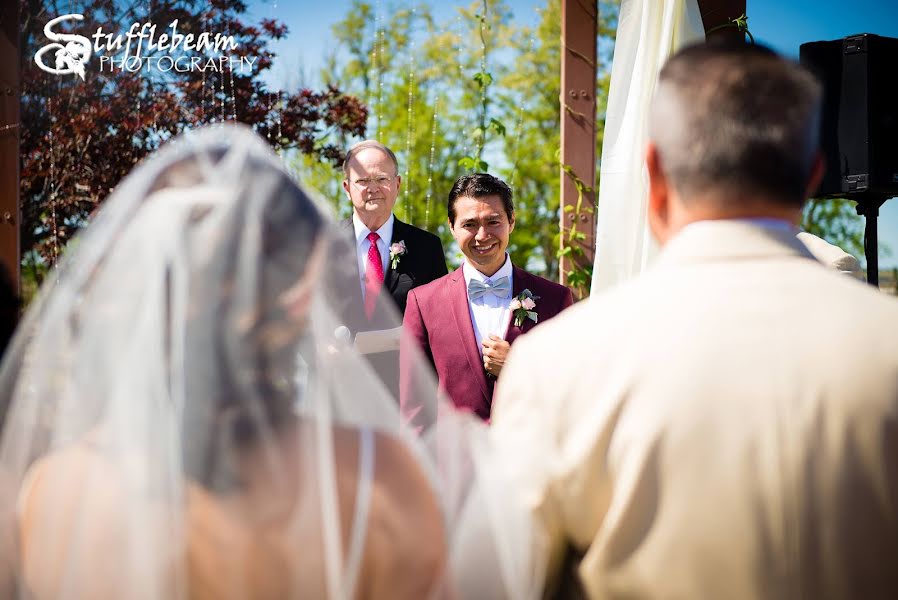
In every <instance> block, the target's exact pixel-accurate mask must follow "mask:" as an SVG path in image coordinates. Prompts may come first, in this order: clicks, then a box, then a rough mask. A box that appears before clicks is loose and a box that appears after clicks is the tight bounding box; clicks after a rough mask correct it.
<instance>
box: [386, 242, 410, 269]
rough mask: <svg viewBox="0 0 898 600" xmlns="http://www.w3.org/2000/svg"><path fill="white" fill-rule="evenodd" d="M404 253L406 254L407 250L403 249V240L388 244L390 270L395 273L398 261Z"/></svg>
mask: <svg viewBox="0 0 898 600" xmlns="http://www.w3.org/2000/svg"><path fill="white" fill-rule="evenodd" d="M406 252H408V250H407V249H406V247H405V240H399V241H398V242H395V243H393V244H390V268H392V269H393V270H394V271H395V270H396V266H397V265H398V264H399V259H400V258H401V257H402V255H404V254H405V253H406Z"/></svg>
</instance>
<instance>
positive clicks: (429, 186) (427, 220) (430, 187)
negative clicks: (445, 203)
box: [424, 96, 440, 231]
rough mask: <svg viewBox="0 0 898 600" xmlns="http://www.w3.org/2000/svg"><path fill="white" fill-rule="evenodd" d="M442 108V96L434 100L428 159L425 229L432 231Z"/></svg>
mask: <svg viewBox="0 0 898 600" xmlns="http://www.w3.org/2000/svg"><path fill="white" fill-rule="evenodd" d="M439 110H440V97H439V96H437V97H436V98H435V99H434V102H433V118H432V119H431V121H430V159H429V160H428V161H427V198H426V201H425V203H424V206H425V208H424V229H426V230H428V231H430V201H431V198H432V197H433V157H434V154H435V150H436V139H437V112H439Z"/></svg>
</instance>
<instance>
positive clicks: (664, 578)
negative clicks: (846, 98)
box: [490, 45, 898, 600]
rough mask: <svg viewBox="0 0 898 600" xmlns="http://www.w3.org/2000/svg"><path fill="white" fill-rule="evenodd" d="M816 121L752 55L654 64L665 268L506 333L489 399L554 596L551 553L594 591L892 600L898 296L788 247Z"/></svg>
mask: <svg viewBox="0 0 898 600" xmlns="http://www.w3.org/2000/svg"><path fill="white" fill-rule="evenodd" d="M819 109H820V90H819V86H818V85H817V84H816V83H815V82H814V80H813V79H812V78H811V76H810V75H809V74H808V73H807V72H805V71H804V70H803V69H801V68H800V67H799V66H798V65H796V64H793V63H791V62H788V61H786V60H783V59H781V58H779V57H777V56H776V55H774V54H773V53H771V52H769V51H768V50H766V49H763V48H760V47H754V46H747V45H746V46H739V47H728V48H726V47H721V46H716V47H715V46H711V45H700V46H693V47H690V48H687V49H685V50H683V51H682V52H680V53H679V54H677V55H676V56H674V57H673V58H672V59H671V60H670V61H669V62H668V64H667V65H666V66H665V68H664V70H663V71H662V73H661V76H660V80H659V84H658V88H657V92H656V97H655V99H654V102H653V105H652V109H651V116H650V143H649V145H648V149H647V160H646V162H647V166H648V173H649V178H650V192H649V194H650V197H649V221H650V225H651V228H652V231H653V233H654V235H655V236H656V237H657V239H658V240H659V242H660V243H661V244H662V246H663V249H662V252H661V255H660V256H659V259H658V261H657V263H656V264H655V266H654V267H653V268H652V269H651V270H650V271H648V272H647V273H646V274H644V275H643V276H641V277H639V278H637V279H636V280H634V281H632V282H629V283H627V284H625V285H622V286H620V287H618V288H617V289H614V290H611V291H610V292H608V293H606V294H603V295H602V296H600V297H596V298H594V299H592V300H591V301H590V302H587V303H582V304H580V305H579V306H576V307H574V308H572V309H570V310H568V311H566V312H565V313H564V314H562V315H560V316H559V317H558V318H556V319H555V320H554V321H553V322H551V323H547V324H546V325H545V326H544V327H541V328H539V329H538V330H536V331H534V332H533V333H532V334H531V335H529V336H527V337H526V338H524V339H522V340H520V341H519V342H518V344H517V345H515V347H514V348H513V349H512V351H511V353H510V356H509V361H508V363H507V365H506V366H505V372H504V373H503V378H502V381H501V382H500V384H499V386H498V390H497V398H496V401H495V404H494V411H493V421H492V422H493V426H492V431H491V432H490V435H491V436H492V440H493V442H494V443H495V446H496V448H497V451H498V452H499V453H500V455H501V456H502V457H503V460H504V464H505V465H508V469H507V471H508V472H509V473H510V474H511V475H513V476H514V477H515V478H516V479H517V480H518V482H519V483H520V484H521V485H522V486H524V490H523V499H524V500H525V501H526V503H527V504H528V505H529V507H530V509H531V510H532V515H533V518H534V522H535V523H536V524H537V525H539V526H540V528H541V529H542V530H543V531H544V533H545V534H546V542H547V544H546V545H545V547H543V546H540V550H539V551H538V556H537V558H538V559H539V560H540V562H542V563H543V564H545V565H548V567H549V571H548V573H549V581H548V584H547V586H548V587H549V588H550V589H551V588H552V586H553V585H554V586H557V585H558V582H559V580H560V579H562V578H561V577H560V576H559V575H560V573H562V572H563V570H562V569H561V565H562V562H563V559H565V558H567V559H568V564H571V563H573V564H574V565H575V566H576V573H577V574H578V575H579V577H578V578H575V579H578V581H577V583H578V584H579V585H581V586H582V589H583V591H585V592H586V595H588V596H589V597H591V598H686V599H690V600H693V599H704V598H711V599H723V598H725V599H728V600H730V599H734V598H736V599H738V598H790V599H791V598H813V599H819V598H865V599H869V598H896V597H898V334H896V331H898V303H896V302H895V300H894V299H892V298H889V297H886V296H883V295H880V294H879V293H877V292H876V291H874V290H872V289H870V288H868V287H867V286H865V285H863V284H861V283H859V282H857V281H853V280H851V279H850V278H847V277H844V276H841V275H839V274H838V273H835V272H833V271H832V270H830V269H827V268H825V267H824V266H822V265H821V264H819V263H818V262H817V261H815V260H814V259H813V257H812V256H811V254H810V253H809V252H808V250H807V249H806V248H805V247H804V246H803V245H802V243H801V242H800V241H798V240H797V239H796V231H797V230H796V228H795V227H796V225H797V223H798V221H799V216H800V212H801V207H802V203H803V201H804V199H805V198H806V197H807V195H808V192H809V191H813V189H814V188H815V186H816V183H817V181H818V178H819V176H820V174H821V170H822V167H821V161H820V159H819V158H818V157H819V155H818V153H817V147H818V138H817V128H816V124H817V119H818V116H819ZM571 559H573V560H571Z"/></svg>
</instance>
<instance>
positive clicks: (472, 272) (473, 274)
mask: <svg viewBox="0 0 898 600" xmlns="http://www.w3.org/2000/svg"><path fill="white" fill-rule="evenodd" d="M462 274H463V275H464V276H465V286H467V285H468V284H469V283H471V279H477V280H479V281H490V282H493V281H496V280H497V279H501V278H502V277H508V281H509V283H510V282H511V274H512V269H511V257H510V256H508V253H507V252H506V253H505V263H504V264H503V265H502V266H501V267H500V268H499V270H498V271H496V272H495V273H493V274H492V275H491V276H490V277H487V276H486V275H484V274H483V273H481V272H480V271H478V270H477V269H475V268H474V267H472V266H471V265H469V264H468V261H465V262H464V264H463V265H462ZM508 293H509V297H511V296H510V294H511V287H509V292H508Z"/></svg>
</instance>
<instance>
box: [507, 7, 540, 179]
mask: <svg viewBox="0 0 898 600" xmlns="http://www.w3.org/2000/svg"><path fill="white" fill-rule="evenodd" d="M536 12H537V13H539V9H537V11H536ZM534 44H535V41H534V38H533V32H532V31H531V32H530V41H529V42H528V43H527V56H531V55H532V54H533V46H534ZM525 97H526V95H524V94H522V95H521V102H520V104H519V105H518V120H517V123H515V127H514V137H513V138H512V139H513V140H514V160H513V161H512V167H511V177H509V179H508V185H509V187H511V189H514V178H515V175H517V174H518V160H519V159H520V155H521V152H520V151H521V128H522V127H523V126H524V98H525Z"/></svg>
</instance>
